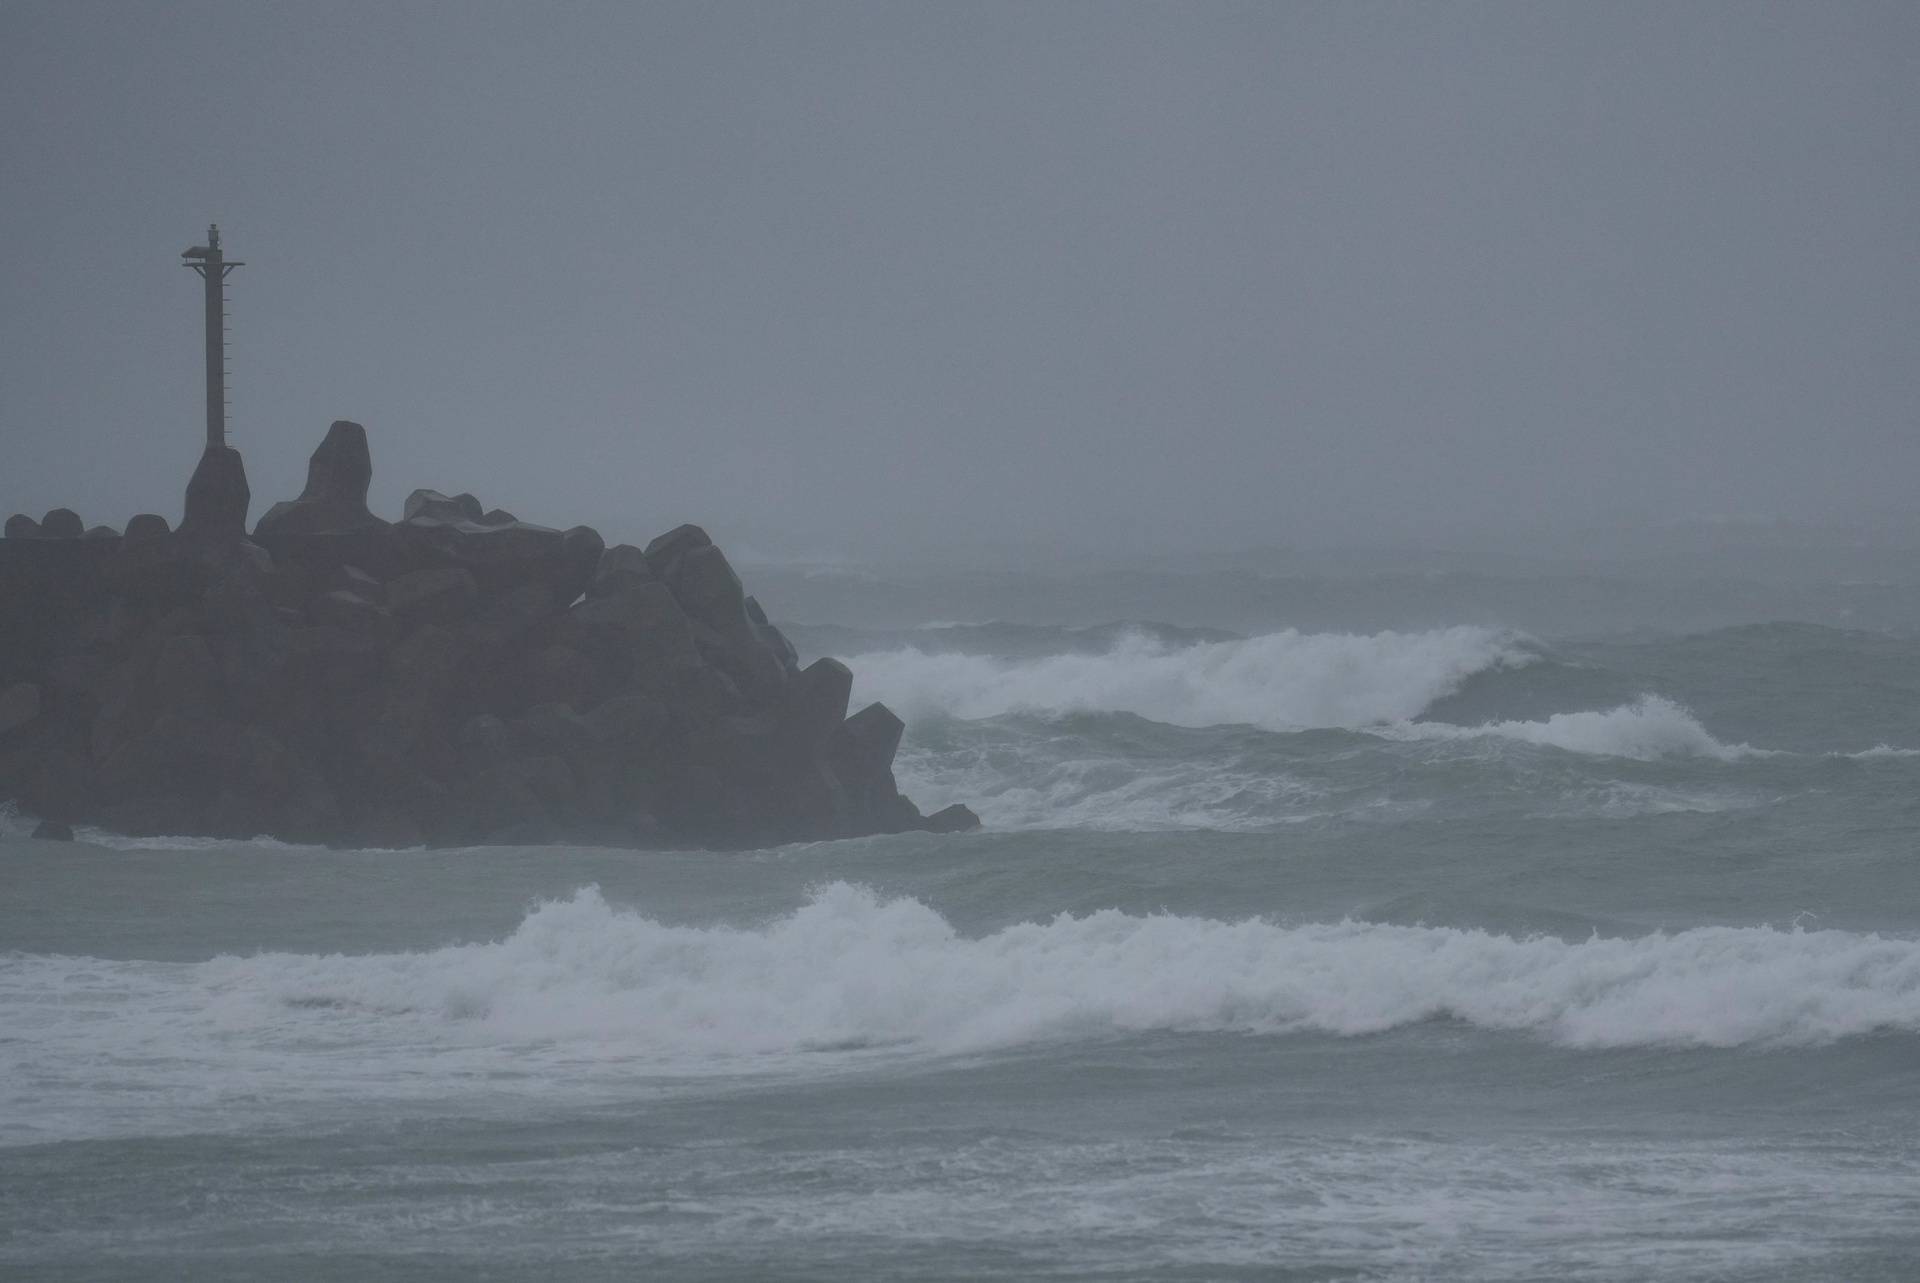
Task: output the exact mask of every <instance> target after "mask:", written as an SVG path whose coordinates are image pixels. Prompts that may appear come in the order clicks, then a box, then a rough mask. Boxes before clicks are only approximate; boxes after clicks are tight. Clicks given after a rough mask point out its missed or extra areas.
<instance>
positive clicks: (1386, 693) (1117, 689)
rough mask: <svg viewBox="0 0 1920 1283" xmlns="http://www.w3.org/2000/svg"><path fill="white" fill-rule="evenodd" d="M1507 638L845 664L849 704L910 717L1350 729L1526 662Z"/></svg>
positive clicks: (919, 656) (1457, 635) (1344, 638)
mask: <svg viewBox="0 0 1920 1283" xmlns="http://www.w3.org/2000/svg"><path fill="white" fill-rule="evenodd" d="M1534 658H1535V653H1534V652H1533V651H1532V650H1531V649H1529V648H1528V646H1527V644H1526V641H1525V639H1524V638H1522V637H1520V636H1519V635H1518V634H1515V633H1511V632H1505V631H1501V630H1497V629H1491V628H1475V627H1456V628H1442V629H1436V630H1433V631H1431V632H1423V633H1396V632H1383V633H1374V634H1371V635H1360V634H1353V633H1300V632H1295V631H1292V630H1288V631H1286V632H1279V633H1270V634H1268V635H1266V636H1263V637H1253V638H1248V639H1246V640H1242V641H1222V642H1202V643H1199V644H1196V645H1190V646H1179V647H1168V646H1166V645H1163V644H1161V643H1159V642H1156V641H1154V640H1152V639H1149V638H1147V637H1145V636H1139V635H1135V636H1128V637H1125V638H1123V639H1122V640H1121V641H1120V642H1119V643H1118V644H1116V645H1115V646H1114V647H1113V648H1112V649H1111V650H1109V651H1107V652H1106V653H1105V654H1099V655H1051V656H1048V657H1046V658H1042V659H1027V660H1006V659H996V658H992V657H989V656H983V655H965V654H930V653H927V652H925V651H922V650H918V649H915V648H912V647H906V648H902V649H899V650H890V651H876V652H872V653H869V654H865V655H859V656H856V657H854V658H852V659H850V660H849V661H848V664H849V666H850V667H851V668H852V669H853V671H854V673H855V674H856V684H857V690H856V697H857V698H858V699H861V700H869V699H877V700H883V701H885V702H886V703H887V705H888V706H889V707H891V708H893V709H894V711H895V712H898V713H899V714H900V715H901V716H903V717H905V718H906V719H907V720H908V721H909V722H910V723H911V722H912V721H914V720H915V719H918V718H925V717H931V716H945V717H957V718H967V719H973V718H983V717H996V716H999V715H1001V714H1004V713H1053V714H1059V713H1077V712H1125V713H1135V714H1138V715H1139V716H1141V717H1146V718H1150V719H1152V720H1153V721H1156V722H1164V723H1167V724H1168V725H1173V726H1221V725H1228V724H1238V723H1244V724H1248V725H1253V726H1258V727H1261V728H1262V729H1265V730H1301V729H1307V728H1313V727H1361V726H1369V725H1373V724H1377V723H1382V722H1396V721H1404V720H1406V719H1409V718H1413V717H1416V716H1418V715H1419V714H1420V712H1421V710H1423V709H1425V708H1426V707H1427V705H1429V704H1431V703H1432V702H1433V701H1434V700H1436V699H1438V698H1440V697H1441V696H1443V695H1446V694H1447V693H1449V692H1450V691H1452V690H1454V689H1455V688H1456V687H1458V686H1459V684H1460V683H1461V682H1462V681H1464V680H1466V678H1468V677H1470V676H1471V675H1473V674H1474V673H1477V672H1481V671H1484V670H1486V669H1489V668H1493V667H1496V666H1502V665H1507V666H1516V665H1521V664H1526V663H1529V662H1531V661H1532V660H1533V659H1534Z"/></svg>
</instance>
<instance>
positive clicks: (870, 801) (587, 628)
mask: <svg viewBox="0 0 1920 1283" xmlns="http://www.w3.org/2000/svg"><path fill="white" fill-rule="evenodd" d="M371 471H372V461H371V455H370V452H369V450H368V448H367V439H366V434H365V432H364V431H363V430H361V429H360V428H358V427H357V426H356V425H353V424H349V423H344V422H342V423H336V424H335V425H334V426H333V428H332V429H331V430H330V431H329V432H328V434H327V438H326V440H325V441H323V442H322V443H321V445H320V448H319V449H317V450H316V451H315V452H314V454H313V456H312V458H311V460H310V462H309V465H308V474H307V486H306V489H305V490H304V491H303V492H302V494H301V496H300V497H299V498H298V499H296V500H293V501H292V502H290V503H284V504H278V505H275V507H274V508H273V509H272V510H270V511H269V513H268V515H267V516H266V517H263V518H262V519H261V523H260V525H259V527H258V528H257V531H256V539H255V540H249V539H248V538H246V536H245V518H246V511H247V506H248V503H249V500H250V495H249V493H248V489H247V484H246V475H245V471H244V469H243V468H242V466H241V464H240V459H239V455H238V454H237V453H235V452H234V451H232V450H229V449H226V448H225V447H217V448H214V449H209V450H208V451H206V452H205V453H204V454H203V455H202V456H201V459H200V466H199V468H198V469H197V470H196V472H195V474H194V479H193V481H192V483H191V484H190V485H189V487H188V503H187V517H186V519H185V520H184V521H183V522H182V524H181V528H180V530H179V531H178V532H177V533H173V532H169V530H168V528H167V525H166V523H165V522H164V521H163V520H161V519H160V518H158V517H155V516H152V515H150V514H147V515H142V516H140V517H136V518H135V519H133V520H132V521H130V522H129V523H128V524H127V534H126V536H125V537H109V536H111V530H110V528H106V527H96V528H95V529H94V530H92V531H84V530H82V528H81V526H80V523H79V519H78V517H77V516H73V515H72V514H67V515H66V516H62V515H61V513H58V512H56V513H53V514H49V517H48V520H47V522H46V523H45V524H44V525H43V524H42V523H40V522H35V521H33V520H31V519H30V518H27V517H24V516H21V517H17V518H16V519H15V520H13V521H11V522H9V523H8V534H9V536H10V537H11V538H10V541H9V542H7V543H5V544H4V545H0V629H4V635H3V640H4V644H3V645H0V801H13V802H16V803H17V804H18V805H19V806H20V808H21V810H22V811H23V812H24V813H27V814H32V815H37V816H41V817H44V818H45V819H46V820H47V821H49V822H50V823H54V824H72V823H91V824H100V825H103V826H105V827H107V828H109V829H116V830H119V831H122V832H128V833H136V834H155V835H191V834H212V835H216V836H231V837H248V836H252V835H254V834H271V835H273V836H276V837H281V838H285V839H288V840H292V841H300V842H314V841H318V842H328V843H336V844H338V843H358V844H361V845H369V844H370V845H375V846H411V845H417V844H419V843H421V842H426V841H431V842H439V843H447V842H514V843H538V842H551V841H563V840H564V841H572V842H613V843H622V842H624V843H639V844H655V843H674V844H695V845H706V846H746V845H753V844H761V843H772V842H786V841H794V840H799V839H815V838H833V837H841V836H849V835H858V834H867V833H877V832H894V831H903V830H909V829H931V830H934V831H939V832H945V831H953V830H958V829H962V828H967V827H972V826H973V825H974V824H976V823H977V820H976V819H975V817H974V816H973V815H972V813H971V812H969V811H966V810H965V808H953V807H950V808H948V809H947V810H945V811H942V812H940V813H939V814H937V815H935V816H932V817H926V818H923V817H922V816H921V815H920V813H919V811H918V809H917V808H915V807H914V805H913V803H912V802H910V801H909V800H908V799H906V798H905V797H903V796H901V795H900V793H899V790H898V788H897V785H896V781H895V779H894V775H893V770H892V760H893V755H894V753H895V751H896V749H897V748H898V745H899V742H900V736H901V725H900V722H899V719H898V718H896V717H894V716H893V715H892V714H891V713H889V712H887V710H886V709H885V708H883V707H880V706H878V705H874V706H872V707H869V708H867V709H863V710H862V711H861V712H859V713H857V714H855V715H854V716H853V717H851V718H849V717H847V716H846V711H847V701H848V697H849V693H850V691H851V688H852V684H853V682H852V674H851V673H849V672H848V670H847V668H846V666H845V665H843V664H840V663H839V662H838V661H835V660H830V659H829V660H820V661H818V662H816V663H814V664H813V665H812V666H810V667H809V668H807V669H806V670H805V671H802V670H801V669H800V667H799V664H798V660H797V656H796V655H795V652H794V649H793V647H792V646H791V644H789V642H788V641H787V639H786V638H785V637H784V636H782V635H781V633H780V630H779V629H778V628H776V627H775V626H774V625H773V624H772V622H771V621H770V620H769V619H768V618H767V615H766V612H765V611H764V610H762V609H761V607H760V604H759V603H758V602H757V601H755V600H754V599H753V598H752V597H750V596H748V595H746V592H745V590H744V587H743V586H742V584H741V582H740V577H739V576H738V575H737V574H736V573H735V572H734V569H733V567H732V566H731V565H730V564H729V563H728V561H727V559H726V557H725V555H724V554H722V553H721V552H720V550H719V549H718V548H716V547H714V546H713V544H712V542H711V541H710V540H709V539H708V538H707V536H706V534H705V532H704V531H702V530H700V528H699V527H697V526H683V527H681V528H679V529H678V530H675V531H671V532H669V533H668V534H666V535H663V536H662V537H661V538H659V539H656V540H654V541H653V542H652V543H651V544H649V545H648V546H647V547H646V549H645V550H644V551H643V550H641V549H639V548H636V547H634V546H632V545H630V544H621V545H618V546H616V547H614V548H611V549H609V548H607V547H606V546H605V543H604V541H603V540H602V539H601V537H600V535H599V534H598V533H597V532H596V531H594V530H593V529H591V528H590V527H586V526H576V527H574V528H572V529H570V530H567V531H565V532H564V533H563V532H561V531H559V530H556V529H550V528H548V527H545V526H536V525H532V524H529V523H526V522H522V521H519V520H517V519H516V518H515V517H514V516H513V514H512V513H510V512H507V511H505V510H504V509H500V508H495V509H491V510H483V509H482V507H481V505H480V502H479V500H478V499H476V498H475V497H474V496H472V495H469V494H460V495H454V496H451V497H449V496H447V495H444V494H441V493H439V492H436V491H428V490H422V491H416V492H414V494H413V495H412V496H410V497H409V499H408V501H407V505H406V515H405V518H404V519H403V520H402V521H401V522H399V523H394V524H389V523H387V522H383V521H381V520H380V519H379V518H377V517H375V516H373V515H372V513H371V512H369V511H368V510H367V508H366V495H367V492H368V484H369V480H370V477H371ZM69 517H71V519H70V520H69V519H68V518H69ZM76 535H79V536H81V537H78V538H76V537H74V536H76Z"/></svg>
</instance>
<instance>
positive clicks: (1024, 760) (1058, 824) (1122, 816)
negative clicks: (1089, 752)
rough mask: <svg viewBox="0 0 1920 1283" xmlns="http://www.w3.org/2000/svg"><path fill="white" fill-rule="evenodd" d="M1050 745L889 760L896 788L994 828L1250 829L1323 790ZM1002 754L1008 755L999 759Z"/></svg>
mask: <svg viewBox="0 0 1920 1283" xmlns="http://www.w3.org/2000/svg"><path fill="white" fill-rule="evenodd" d="M1051 748H1052V745H1050V744H1047V743H1044V742H1043V743H1040V744H1036V745H1031V746H1026V747H1024V748H1023V749H1022V750H1020V751H1016V752H1014V753H1012V754H1011V755H1009V754H1007V753H1005V752H1001V753H995V754H983V753H978V752H972V751H967V752H955V751H947V752H934V751H930V750H928V749H926V748H924V747H921V746H918V745H915V744H911V743H909V744H907V745H906V746H904V747H903V748H902V749H901V751H900V755H899V756H898V757H897V758H895V759H894V763H893V769H894V775H895V777H896V778H897V780H898V782H899V785H900V791H901V792H903V793H905V794H906V795H907V796H908V797H911V798H913V799H914V800H915V801H917V802H919V803H920V804H921V805H922V806H923V807H924V808H925V809H927V810H928V811H934V810H938V809H939V808H940V807H942V806H946V805H948V804H949V803H952V802H965V803H967V805H969V806H970V807H972V808H973V810H974V812H975V813H976V814H978V815H979V816H980V819H981V821H982V822H983V823H984V824H985V825H986V826H987V827H988V828H991V829H994V830H1000V831H1004V830H1008V829H1093V830H1100V831H1105V832H1127V833H1150V832H1156V831H1164V830H1180V829H1209V830H1212V831H1214V832H1222V833H1236V832H1255V831H1258V830H1262V829H1267V828H1271V827H1273V825H1275V824H1277V823H1290V822H1298V821H1302V820H1306V819H1309V818H1312V817H1313V816H1314V815H1316V814H1318V813H1319V812H1320V811H1321V809H1322V808H1323V805H1324V799H1325V797H1326V793H1327V790H1326V789H1325V788H1324V787H1322V786H1319V785H1316V784H1313V783H1311V782H1309V781H1306V780H1302V779H1299V778H1297V777H1295V776H1292V775H1288V774H1283V773H1275V772H1272V771H1250V770H1246V769H1235V768H1234V767H1233V766H1231V765H1230V764H1224V763H1222V762H1221V761H1219V760H1217V759H1212V758H1205V757H1202V758H1197V759H1192V760H1164V759H1163V760H1161V761H1158V762H1154V763H1152V764H1147V765H1143V764H1141V763H1140V762H1138V761H1134V760H1130V759H1128V758H1124V757H1120V756H1073V757H1065V758H1062V757H1058V756H1056V755H1054V754H1053V753H1052V752H1050V751H1049V750H1050V749H1051ZM1009 757H1011V760H1009Z"/></svg>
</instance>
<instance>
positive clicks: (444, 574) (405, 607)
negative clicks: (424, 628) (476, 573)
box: [387, 566, 480, 624]
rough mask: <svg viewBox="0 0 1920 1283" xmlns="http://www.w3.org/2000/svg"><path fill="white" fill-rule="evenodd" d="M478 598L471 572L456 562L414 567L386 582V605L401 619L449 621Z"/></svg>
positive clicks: (468, 609) (465, 612)
mask: <svg viewBox="0 0 1920 1283" xmlns="http://www.w3.org/2000/svg"><path fill="white" fill-rule="evenodd" d="M479 598H480V585H479V584H478V583H477V582H476V581H475V580H474V577H473V572H472V571H470V570H467V569H465V568H464V567H460V566H447V567H442V568H440V569H437V570H416V571H414V572H412V573H411V574H406V575H401V576H400V577H399V578H397V579H395V580H394V581H393V582H391V583H389V584H388V585H387V609H388V610H390V611H392V612H393V615H394V618H396V619H399V620H401V621H402V622H403V623H435V624H450V623H453V622H454V621H456V620H460V619H464V618H466V616H467V615H468V614H469V613H470V612H471V611H472V610H473V606H474V603H475V602H476V601H478V600H479Z"/></svg>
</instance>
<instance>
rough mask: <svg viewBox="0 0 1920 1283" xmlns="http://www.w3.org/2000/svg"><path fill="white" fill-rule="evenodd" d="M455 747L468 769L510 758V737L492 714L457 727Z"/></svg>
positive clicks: (511, 747)
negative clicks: (458, 728)
mask: <svg viewBox="0 0 1920 1283" xmlns="http://www.w3.org/2000/svg"><path fill="white" fill-rule="evenodd" d="M454 746H455V748H457V749H458V750H459V752H460V756H461V758H462V760H463V761H465V762H466V764H467V766H468V767H469V768H470V769H473V770H483V769H485V768H487V767H490V766H497V765H498V764H500V763H501V762H504V761H506V760H507V759H508V758H509V757H511V756H513V734H512V732H510V731H509V730H508V729H507V724H506V723H505V722H503V721H501V720H500V719H499V718H498V717H496V716H494V715H493V714H492V713H481V714H478V715H477V716H474V717H470V718H468V719H467V720H466V722H465V724H463V725H462V726H461V727H460V731H459V734H458V735H457V736H455V738H454ZM493 827H498V826H497V825H496V826H493Z"/></svg>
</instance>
